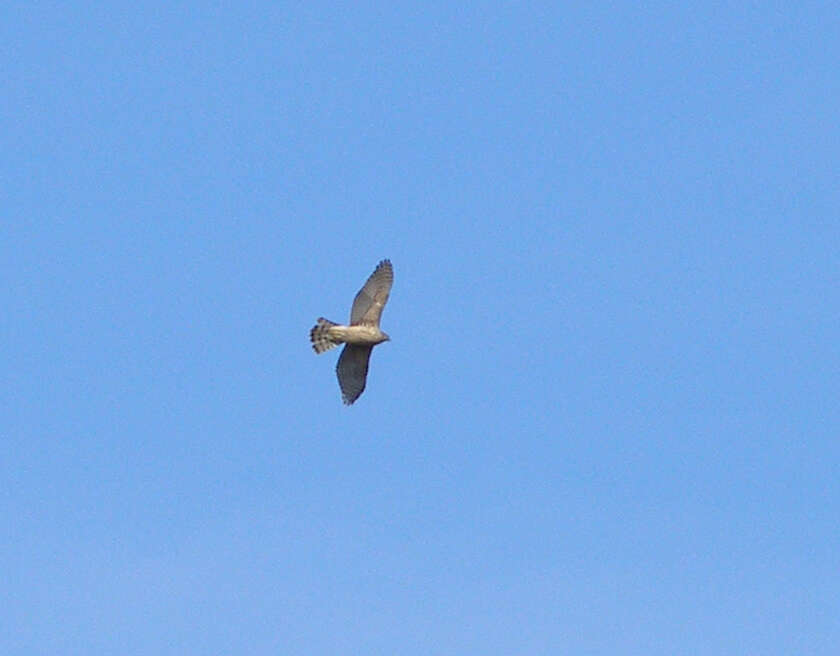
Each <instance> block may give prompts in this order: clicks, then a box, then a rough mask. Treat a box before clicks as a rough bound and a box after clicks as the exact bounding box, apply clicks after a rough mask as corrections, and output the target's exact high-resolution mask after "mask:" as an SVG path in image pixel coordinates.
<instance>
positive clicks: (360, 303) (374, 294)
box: [350, 260, 394, 327]
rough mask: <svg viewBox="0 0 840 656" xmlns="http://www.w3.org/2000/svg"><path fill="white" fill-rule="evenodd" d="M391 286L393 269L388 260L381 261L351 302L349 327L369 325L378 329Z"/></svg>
mask: <svg viewBox="0 0 840 656" xmlns="http://www.w3.org/2000/svg"><path fill="white" fill-rule="evenodd" d="M393 284H394V268H393V267H392V266H391V262H390V260H382V261H381V262H380V263H379V264H378V265H377V266H376V269H375V270H374V272H373V273H372V274H370V278H368V279H367V282H366V283H365V284H364V286H363V287H362V288H361V289H360V290H359V293H358V294H356V298H355V299H354V300H353V309H352V310H351V311H350V325H351V326H356V325H358V324H370V325H372V326H377V327H378V326H379V319H380V317H381V316H382V309H383V308H384V307H385V303H387V302H388V295H389V294H390V293H391V285H393Z"/></svg>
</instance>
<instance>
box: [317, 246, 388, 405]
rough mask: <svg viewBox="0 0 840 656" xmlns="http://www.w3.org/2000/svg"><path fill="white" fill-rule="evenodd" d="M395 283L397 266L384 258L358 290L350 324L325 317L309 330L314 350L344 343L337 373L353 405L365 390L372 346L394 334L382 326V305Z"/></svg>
mask: <svg viewBox="0 0 840 656" xmlns="http://www.w3.org/2000/svg"><path fill="white" fill-rule="evenodd" d="M393 283H394V269H393V267H392V266H391V262H390V260H382V261H381V262H380V263H379V264H378V265H377V266H376V269H374V271H373V273H372V274H370V278H368V279H367V282H366V283H365V284H364V286H363V287H362V288H361V289H360V290H359V293H358V294H356V298H355V299H354V300H353V308H352V309H351V310H350V325H349V326H342V325H341V324H337V323H333V322H332V321H329V320H328V319H324V317H320V318H319V319H318V323H316V324H315V326H314V327H313V328H312V330H310V331H309V339H310V340H311V341H312V348H313V349H315V353H323V352H324V351H329V350H330V349H331V348H333V347H335V346H338V345H339V344H344V345H345V346H344V350H343V351H342V352H341V356H340V357H339V358H338V365H336V368H335V373H336V375H337V376H338V386H339V387H340V388H341V399H342V401H344V403H345V404H346V405H351V404H352V403H353V402H354V401H355V400H356V399H358V398H359V397H360V396H361V395H362V392H364V391H365V382H366V380H367V372H368V361H369V360H370V352H371V351H372V350H373V347H374V346H376V345H377V344H381V343H382V342H387V341H389V340H390V339H391V338H390V337H388V335H386V334H385V333H383V332H382V331H381V330H379V318H380V317H381V316H382V308H384V307H385V303H387V302H388V294H389V293H390V292H391V285H392V284H393Z"/></svg>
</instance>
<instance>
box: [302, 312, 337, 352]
mask: <svg viewBox="0 0 840 656" xmlns="http://www.w3.org/2000/svg"><path fill="white" fill-rule="evenodd" d="M337 325H338V324H337V323H333V322H332V321H330V320H328V319H324V317H321V318H319V319H318V323H316V324H315V325H314V326H313V327H312V330H310V331H309V339H310V340H311V341H312V348H313V349H315V352H316V353H323V352H324V351H329V350H330V349H331V348H333V347H336V346H338V345H339V344H341V342H337V341H335V340H334V339H332V338H331V337H330V328H332V327H333V326H337Z"/></svg>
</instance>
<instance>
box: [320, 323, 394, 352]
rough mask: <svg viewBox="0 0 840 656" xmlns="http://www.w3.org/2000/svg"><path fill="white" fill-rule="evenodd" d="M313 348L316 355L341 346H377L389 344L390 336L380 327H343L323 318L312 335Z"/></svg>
mask: <svg viewBox="0 0 840 656" xmlns="http://www.w3.org/2000/svg"><path fill="white" fill-rule="evenodd" d="M310 338H311V340H312V348H314V349H315V352H316V353H323V352H324V351H329V350H330V349H331V348H333V347H335V346H338V345H339V344H367V345H369V346H376V345H377V344H381V343H382V342H387V341H388V340H389V339H390V338H389V337H388V335H386V334H385V333H383V332H382V331H381V330H379V327H378V326H369V325H365V324H360V325H358V326H342V325H341V324H339V323H333V322H332V321H329V320H327V319H324V318H323V317H321V318H320V319H318V323H317V324H315V327H314V328H313V329H312V331H311V333H310Z"/></svg>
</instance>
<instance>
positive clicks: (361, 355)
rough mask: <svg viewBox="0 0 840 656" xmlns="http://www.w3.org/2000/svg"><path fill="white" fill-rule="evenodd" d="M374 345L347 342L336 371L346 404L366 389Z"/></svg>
mask: <svg viewBox="0 0 840 656" xmlns="http://www.w3.org/2000/svg"><path fill="white" fill-rule="evenodd" d="M372 350H373V346H367V345H364V346H359V345H357V344H346V345H345V346H344V350H343V351H342V352H341V356H340V357H339V358H338V365H337V366H336V368H335V373H336V375H337V376H338V386H339V387H340V388H341V399H342V400H343V401H344V403H345V404H346V405H351V404H352V403H353V401H355V400H356V399H358V398H359V397H360V396H361V395H362V392H364V391H365V383H366V382H367V372H368V362H370V352H371V351H372Z"/></svg>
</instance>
